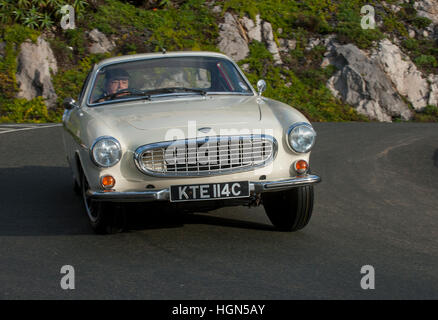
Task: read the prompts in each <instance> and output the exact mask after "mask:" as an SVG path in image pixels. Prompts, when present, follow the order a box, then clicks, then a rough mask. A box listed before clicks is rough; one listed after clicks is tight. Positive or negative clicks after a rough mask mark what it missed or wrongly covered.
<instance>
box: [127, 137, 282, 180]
mask: <svg viewBox="0 0 438 320" xmlns="http://www.w3.org/2000/svg"><path fill="white" fill-rule="evenodd" d="M230 137H234V138H237V137H238V138H245V137H252V138H256V139H260V140H269V141H270V142H271V144H272V154H271V157H269V158H268V159H266V160H265V161H263V162H261V163H259V164H257V165H249V166H245V167H236V168H229V169H223V170H220V171H214V172H210V171H207V170H206V171H196V172H195V171H193V172H181V171H179V172H171V171H168V172H163V173H161V172H154V171H151V170H148V169H144V168H143V166H142V164H141V161H142V159H141V157H142V154H143V153H144V152H145V151H147V150H153V149H159V148H163V147H167V146H169V145H173V146H177V145H190V144H198V143H205V142H208V141H211V139H217V140H216V141H219V140H222V139H223V140H225V139H227V140H228V139H229V138H230ZM277 153H278V143H277V140H276V139H275V138H274V137H272V136H269V135H265V134H259V135H239V136H209V137H199V138H196V139H195V138H193V139H184V140H174V141H165V142H157V143H151V144H147V145H144V146H140V147H138V148H137V150H135V152H134V161H135V164H136V166H137V168H138V170H140V172H142V173H144V174H147V175H150V176H153V177H200V176H214V175H224V174H230V173H236V172H245V171H251V170H254V169H256V168H260V167H264V166H267V165H268V164H270V163H271V162H272V161H274V160H275V158H276V157H277Z"/></svg>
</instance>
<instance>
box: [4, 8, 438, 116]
mask: <svg viewBox="0 0 438 320" xmlns="http://www.w3.org/2000/svg"><path fill="white" fill-rule="evenodd" d="M67 3H68V4H71V5H73V7H74V8H75V9H76V29H74V30H62V29H61V27H60V25H59V21H60V19H61V15H60V12H59V10H58V9H57V8H59V5H60V4H61V5H62V4H67ZM386 3H389V4H391V3H394V1H391V0H389V1H386ZM365 4H371V5H375V6H376V7H377V8H380V10H379V11H378V12H377V13H376V15H377V19H378V20H379V21H381V26H380V27H378V28H376V29H375V30H363V29H362V28H361V27H360V23H359V22H360V19H361V16H360V8H361V7H362V6H363V5H365ZM215 5H220V6H221V9H222V11H221V12H217V13H214V12H213V11H212V10H211V7H209V6H207V5H206V3H205V1H203V0H176V1H171V0H157V1H154V0H144V1H134V0H133V1H121V0H90V1H84V0H70V1H67V0H40V1H31V0H0V30H1V31H0V42H4V43H5V49H4V54H3V55H2V56H0V89H1V90H0V122H59V121H60V120H61V117H62V113H63V109H62V106H61V103H62V100H63V99H64V98H65V97H67V96H73V97H75V96H77V95H78V93H79V90H80V88H81V86H82V82H83V80H84V79H85V77H86V74H87V73H88V71H89V69H90V68H91V67H92V65H93V64H94V63H95V62H97V61H99V60H101V59H103V58H106V57H109V56H111V55H123V54H134V53H143V52H156V51H160V50H162V48H165V49H166V50H167V51H176V50H208V51H218V49H217V47H216V42H217V38H218V34H219V30H218V24H219V23H220V22H221V21H222V18H223V15H224V13H225V12H227V11H229V12H233V13H235V14H237V15H240V16H244V15H247V16H249V17H250V18H252V19H255V16H256V15H257V14H260V15H261V18H262V19H264V20H266V21H269V22H270V23H271V24H272V27H273V30H274V37H275V40H276V41H277V42H278V38H280V37H281V38H285V39H295V40H296V47H295V49H293V50H291V51H290V52H289V54H288V55H287V57H286V58H284V59H283V62H284V65H282V66H275V65H274V63H273V59H272V56H271V54H270V53H269V51H268V50H267V49H266V47H265V46H264V45H263V44H261V43H251V44H250V54H249V56H248V57H247V58H246V59H245V60H242V61H240V62H239V64H240V65H244V64H247V65H249V68H248V72H246V75H247V76H248V78H249V80H250V81H251V83H252V84H253V85H255V83H256V82H257V80H258V79H260V78H264V79H265V80H266V81H267V83H268V88H267V91H266V93H265V95H266V96H268V97H272V98H274V99H277V100H280V101H283V102H285V103H288V104H290V105H292V106H293V107H295V108H297V109H299V110H300V111H301V112H303V113H304V114H305V115H306V116H307V117H309V118H310V119H311V120H312V121H367V118H366V117H364V116H362V115H359V114H358V113H357V112H356V111H355V109H354V108H352V107H351V106H349V105H346V104H344V103H342V102H341V101H339V100H337V99H335V98H334V97H333V96H332V95H331V93H330V91H329V90H328V89H327V88H326V86H325V83H326V81H327V79H328V78H329V77H330V76H331V75H332V74H333V73H334V72H335V71H336V70H335V69H334V68H333V67H327V68H325V69H322V68H321V67H320V64H321V61H322V59H323V54H324V52H325V48H324V47H322V46H318V45H317V46H315V47H314V48H313V49H312V50H305V48H306V46H307V44H308V42H309V39H311V38H312V37H315V36H318V37H323V36H325V35H329V34H336V35H337V38H338V40H339V41H341V42H342V43H354V44H355V45H357V46H358V47H360V48H362V49H368V48H371V47H372V46H374V45H375V43H376V41H378V40H380V39H382V38H383V37H384V33H385V32H386V33H394V34H397V35H400V36H402V37H404V38H405V40H403V42H402V44H401V45H402V48H403V50H404V51H405V52H406V53H408V54H409V56H410V57H411V59H412V60H413V61H414V62H415V63H416V65H417V66H418V67H419V68H420V69H421V70H423V71H426V72H429V73H430V72H435V73H438V61H437V59H438V45H437V43H435V42H434V41H432V40H427V39H419V40H418V39H411V38H409V36H408V25H415V26H417V27H419V28H423V27H425V26H427V25H428V24H430V21H428V19H426V18H421V17H417V15H416V12H415V10H414V9H413V7H412V4H411V3H407V4H403V8H402V10H401V11H399V12H398V13H397V14H394V13H393V12H392V11H390V10H388V9H385V8H384V7H383V6H382V5H381V1H362V0H351V1H330V0H306V1H281V0H223V1H216V3H215ZM94 28H97V29H98V30H99V31H101V32H103V33H105V34H106V35H107V36H108V37H112V39H114V41H115V42H116V49H115V50H114V51H112V52H111V53H110V54H89V53H88V51H87V46H88V39H87V37H86V33H85V32H86V31H89V30H92V29H94ZM279 30H281V33H280V32H279ZM41 33H44V34H45V35H46V38H47V39H48V40H49V43H50V45H51V48H52V49H53V51H54V53H55V56H56V58H57V61H58V69H59V70H58V73H57V74H56V75H54V76H53V79H52V81H53V84H54V87H55V91H56V93H57V95H58V101H57V104H58V106H57V108H55V109H54V110H50V111H47V108H46V107H45V104H44V101H43V100H42V99H41V98H36V99H33V100H31V101H27V100H24V99H17V98H14V97H15V96H16V93H17V90H18V88H17V84H16V81H15V73H16V68H17V62H16V58H17V55H18V49H19V46H20V44H21V43H22V42H23V41H24V40H26V39H30V40H31V41H35V40H36V38H37V37H38V36H39V35H40V34H41ZM437 120H438V111H437V108H435V107H432V106H430V107H428V108H426V110H425V111H424V112H423V113H421V114H417V115H416V116H415V119H414V121H437Z"/></svg>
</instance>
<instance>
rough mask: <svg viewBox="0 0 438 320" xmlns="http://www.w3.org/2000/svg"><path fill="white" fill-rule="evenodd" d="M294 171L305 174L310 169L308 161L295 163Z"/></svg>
mask: <svg viewBox="0 0 438 320" xmlns="http://www.w3.org/2000/svg"><path fill="white" fill-rule="evenodd" d="M294 169H295V171H296V172H297V173H299V174H303V173H306V172H307V170H308V169H309V164H308V163H307V161H306V160H298V161H295V163H294Z"/></svg>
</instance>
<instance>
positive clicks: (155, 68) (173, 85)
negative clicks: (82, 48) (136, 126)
mask: <svg viewBox="0 0 438 320" xmlns="http://www.w3.org/2000/svg"><path fill="white" fill-rule="evenodd" d="M227 93H229V94H251V95H252V94H253V92H252V90H251V89H250V87H249V85H248V83H247V82H246V81H245V79H244V78H243V77H242V76H241V74H240V72H239V71H238V70H237V69H236V67H235V66H234V64H233V63H231V62H230V61H228V60H227V59H222V58H216V57H193V56H186V57H166V58H149V59H143V60H135V61H130V62H122V63H115V64H111V65H108V66H105V67H103V68H101V69H100V70H99V71H98V73H97V75H96V79H95V81H94V82H93V88H92V90H91V95H90V99H89V103H90V104H96V103H102V102H106V103H108V102H115V101H120V100H125V99H150V98H151V97H158V96H168V95H172V96H173V95H176V96H181V95H193V94H196V95H205V94H227Z"/></svg>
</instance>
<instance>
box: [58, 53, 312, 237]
mask: <svg viewBox="0 0 438 320" xmlns="http://www.w3.org/2000/svg"><path fill="white" fill-rule="evenodd" d="M257 87H258V91H255V90H254V89H253V87H252V86H251V84H250V83H249V81H248V79H247V78H246V77H245V75H244V74H243V73H242V71H241V70H240V69H239V67H238V66H237V65H236V64H235V63H234V62H233V61H232V60H231V59H230V58H228V57H227V56H225V55H223V54H219V53H213V52H175V53H159V54H157V53H155V54H138V55H130V56H122V57H115V58H110V59H106V60H103V61H101V62H100V63H99V64H97V65H95V66H94V67H93V69H92V70H91V71H90V73H89V74H88V77H87V79H86V80H85V83H84V85H83V88H82V91H81V93H80V95H79V98H78V100H77V101H75V100H73V99H72V98H67V99H66V100H65V101H64V107H65V109H66V110H65V113H64V116H63V126H64V129H65V130H64V134H63V136H64V144H65V149H66V153H67V160H68V162H69V164H70V166H71V168H72V171H73V176H74V182H75V188H76V190H77V191H78V192H80V194H81V196H82V198H83V202H84V205H85V210H86V212H87V214H88V217H89V220H90V223H91V225H92V227H93V229H94V230H95V231H96V232H97V233H113V232H117V231H120V230H122V229H123V227H124V225H123V221H125V219H124V218H125V215H126V210H123V209H121V208H123V203H124V202H139V203H141V202H149V201H154V202H161V203H162V205H164V206H171V207H172V208H175V209H182V210H189V211H190V210H191V211H198V212H201V211H202V212H205V211H209V210H213V209H217V208H220V207H223V206H237V205H247V206H258V205H263V206H264V208H265V211H266V213H267V215H268V217H269V219H270V221H271V222H272V224H273V225H274V226H275V227H276V228H277V229H279V230H285V231H295V230H299V229H301V228H303V227H304V226H306V225H307V223H308V222H309V220H310V217H311V214H312V208H313V184H314V183H317V182H319V181H320V177H318V176H316V175H314V174H310V167H309V155H310V151H311V149H312V147H313V145H314V143H315V136H316V133H315V131H314V130H313V128H312V125H311V124H310V123H309V121H308V120H307V119H306V118H305V117H304V116H303V115H302V114H301V113H300V112H298V111H297V110H296V109H294V108H292V107H291V106H288V105H286V104H284V103H281V102H278V101H275V100H272V99H268V98H265V97H263V96H262V92H263V91H264V89H265V87H266V83H265V82H264V81H263V80H260V81H259V82H258V83H257ZM121 204H122V205H121Z"/></svg>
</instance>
